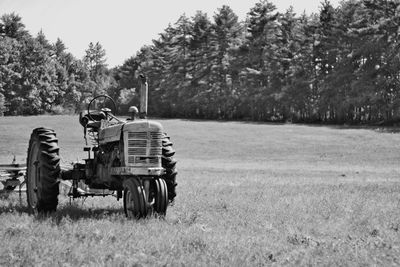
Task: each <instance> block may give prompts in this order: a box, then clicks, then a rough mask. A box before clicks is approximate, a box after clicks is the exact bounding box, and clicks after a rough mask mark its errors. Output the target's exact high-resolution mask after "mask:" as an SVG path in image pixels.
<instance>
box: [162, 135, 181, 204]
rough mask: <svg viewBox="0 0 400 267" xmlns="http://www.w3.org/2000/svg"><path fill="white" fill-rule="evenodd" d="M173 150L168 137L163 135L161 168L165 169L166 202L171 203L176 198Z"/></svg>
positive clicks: (175, 172)
mask: <svg viewBox="0 0 400 267" xmlns="http://www.w3.org/2000/svg"><path fill="white" fill-rule="evenodd" d="M174 155H175V150H174V149H173V147H172V142H171V140H170V139H169V137H168V136H167V135H166V134H165V133H164V134H163V138H162V167H163V168H164V169H165V171H166V172H165V174H164V175H163V177H162V178H163V179H164V180H165V182H166V184H167V188H168V200H169V201H170V202H172V201H173V200H174V198H175V197H176V190H175V188H176V186H177V185H178V184H177V183H176V175H177V174H178V172H177V171H176V160H175V159H174V158H173V157H174Z"/></svg>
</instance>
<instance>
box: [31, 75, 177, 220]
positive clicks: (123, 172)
mask: <svg viewBox="0 0 400 267" xmlns="http://www.w3.org/2000/svg"><path fill="white" fill-rule="evenodd" d="M140 81H141V87H140V113H139V112H138V109H137V108H136V107H131V108H130V112H132V114H131V118H129V119H127V120H121V119H119V118H117V117H116V116H115V115H113V113H114V114H115V111H116V106H115V102H114V100H113V99H112V98H111V97H109V96H107V95H99V96H96V97H94V98H93V99H92V100H91V101H90V103H89V105H88V107H87V111H86V112H83V113H81V114H80V116H79V122H80V124H81V125H82V126H83V128H84V137H85V140H86V146H85V147H84V151H87V153H88V158H87V159H85V160H84V163H83V162H81V163H74V164H73V166H72V168H69V169H65V168H61V167H60V156H59V150H60V148H59V146H58V139H57V138H56V133H55V131H54V130H51V129H47V128H36V129H34V130H33V132H32V134H31V138H30V141H29V148H28V156H27V164H26V185H27V188H26V191H27V199H28V206H29V209H30V210H31V211H32V212H34V213H41V212H51V211H55V210H56V208H57V205H58V194H59V182H60V181H65V180H69V181H70V184H71V190H70V192H69V193H68V195H69V196H70V197H72V198H79V197H87V196H98V195H101V196H104V195H105V193H104V192H110V194H114V195H115V196H116V197H117V199H120V198H123V206H124V211H125V214H126V216H127V217H128V218H143V217H146V216H148V215H150V214H157V215H161V216H164V215H165V214H166V211H167V207H168V205H169V204H170V203H171V202H172V201H173V200H174V198H175V195H176V194H175V187H176V181H175V180H176V174H177V171H176V166H175V165H176V161H175V160H174V158H173V156H174V154H175V151H174V150H173V148H172V143H171V141H170V139H169V137H168V136H167V135H166V134H165V133H164V130H163V127H162V126H161V124H160V123H158V122H155V121H150V120H148V119H146V115H147V95H148V85H147V81H146V78H145V77H144V76H143V75H141V76H140ZM105 103H107V104H105ZM110 104H111V106H110ZM101 105H103V106H102V107H101ZM107 105H108V106H109V107H107ZM87 137H89V139H90V140H89V141H90V142H91V144H90V145H89V146H87V143H88V138H87ZM83 184H84V185H85V186H86V187H87V188H90V190H88V189H87V188H86V189H85V188H83V187H82V185H83ZM82 188H83V189H82ZM93 191H96V192H93ZM99 192H100V193H99Z"/></svg>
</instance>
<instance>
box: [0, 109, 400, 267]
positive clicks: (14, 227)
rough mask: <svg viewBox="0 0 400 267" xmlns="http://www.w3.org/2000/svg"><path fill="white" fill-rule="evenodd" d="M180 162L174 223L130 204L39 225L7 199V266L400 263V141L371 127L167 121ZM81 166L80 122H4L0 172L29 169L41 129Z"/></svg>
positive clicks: (3, 215) (78, 210) (0, 233)
mask: <svg viewBox="0 0 400 267" xmlns="http://www.w3.org/2000/svg"><path fill="white" fill-rule="evenodd" d="M161 122H162V123H163V125H164V127H165V130H166V131H167V132H168V134H169V135H170V136H171V140H172V141H173V142H174V146H175V149H176V150H177V159H178V160H179V162H178V163H179V167H178V168H179V176H178V183H179V185H178V188H179V191H178V197H177V199H176V203H175V205H174V206H173V207H170V208H169V209H168V214H167V217H166V219H165V220H161V219H157V218H150V219H146V220H140V221H128V220H127V219H126V218H125V217H124V214H123V210H122V201H119V202H117V201H116V200H115V199H114V198H112V197H106V198H94V199H92V198H89V199H87V200H86V201H83V200H75V201H72V203H70V202H69V200H68V198H66V197H63V196H60V197H59V199H60V205H59V210H58V212H57V213H55V214H53V215H50V216H47V217H42V218H35V217H33V216H32V215H29V214H28V213H27V210H26V200H25V198H22V200H21V199H19V198H18V194H14V193H12V194H10V195H0V239H1V240H2V241H1V242H0V266H9V265H13V266H14V265H20V266H30V265H35V266H36V265H44V266H55V265H63V266H64V265H65V266H81V265H107V266H134V265H137V266H142V265H144V266H180V265H183V266H186V265H187V266H216V265H224V266H263V265H277V266H281V265H289V266H298V265H314V266H321V265H342V266H343V265H345V266H346V265H380V266H388V265H400V169H399V161H400V153H399V151H400V135H399V134H396V133H391V132H389V131H377V130H373V129H350V128H340V127H312V126H303V125H290V124H288V125H277V124H250V123H238V122H208V121H204V122H194V121H184V120H162V121H161ZM38 126H48V127H51V128H53V129H55V130H56V132H57V135H58V138H59V144H60V147H61V152H60V153H61V156H62V159H63V163H69V162H72V161H76V160H79V159H82V158H83V157H84V156H85V153H83V152H82V151H81V150H82V147H83V145H84V141H83V129H82V127H80V125H79V123H78V119H77V117H75V116H40V117H14V118H9V117H6V118H0V151H1V153H0V163H9V162H10V161H11V160H12V154H15V155H16V156H17V160H18V161H22V162H23V161H25V157H26V155H25V154H26V150H27V144H28V140H29V135H30V133H31V131H32V129H33V128H34V127H38Z"/></svg>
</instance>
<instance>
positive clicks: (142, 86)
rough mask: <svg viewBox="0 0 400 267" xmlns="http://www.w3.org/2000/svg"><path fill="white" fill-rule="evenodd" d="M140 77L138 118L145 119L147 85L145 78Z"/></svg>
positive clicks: (147, 94) (141, 75)
mask: <svg viewBox="0 0 400 267" xmlns="http://www.w3.org/2000/svg"><path fill="white" fill-rule="evenodd" d="M139 77H140V110H139V117H140V118H141V119H145V118H146V117H147V101H148V100H147V99H148V96H149V85H148V84H147V78H146V76H144V75H143V74H140V75H139Z"/></svg>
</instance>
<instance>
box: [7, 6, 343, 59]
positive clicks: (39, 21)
mask: <svg viewBox="0 0 400 267" xmlns="http://www.w3.org/2000/svg"><path fill="white" fill-rule="evenodd" d="M321 1H322V0H321ZM321 1H320V0H302V1H299V0H298V1H294V0H272V1H271V2H272V3H274V4H275V6H276V7H277V9H278V11H282V12H283V11H285V10H286V9H287V8H288V7H289V6H293V7H294V10H295V12H296V13H297V14H300V13H303V11H306V13H308V14H311V13H312V12H318V10H319V7H320V6H321V4H320V3H321ZM257 2H259V0H142V1H137V0H107V1H104V0H0V15H3V14H6V13H11V12H15V13H17V14H18V15H20V16H21V17H22V22H23V23H24V24H25V26H26V28H27V30H29V32H30V33H31V34H32V35H34V36H36V34H37V33H38V32H39V31H40V30H43V32H44V34H45V35H46V37H47V38H48V39H49V41H50V42H52V43H53V42H55V41H56V40H57V37H59V38H60V39H61V40H62V41H63V42H64V43H65V45H66V46H67V49H68V51H69V52H71V53H72V54H73V55H74V56H75V57H77V58H82V57H83V55H84V53H85V50H86V49H87V47H88V44H89V43H90V42H94V43H95V42H100V44H101V45H102V46H103V47H104V49H105V50H106V53H107V63H108V65H109V66H110V67H114V66H116V65H121V64H123V62H124V61H125V60H126V59H128V58H129V57H131V56H133V55H135V54H136V52H137V51H138V50H139V49H140V48H141V47H142V46H143V45H148V44H151V40H152V39H157V38H158V33H161V32H163V30H164V29H165V28H166V27H167V26H168V24H169V23H174V22H176V21H177V20H178V18H179V17H180V15H182V14H184V13H185V14H186V15H187V16H189V17H191V16H193V15H194V14H195V12H196V10H201V11H203V12H206V13H207V14H208V16H209V17H210V19H212V17H213V15H214V13H215V12H216V11H217V9H218V8H220V7H222V6H223V5H229V6H230V7H231V8H232V9H233V11H234V12H235V13H236V14H237V15H238V16H239V18H240V19H241V20H244V19H245V17H246V14H247V13H248V12H249V10H250V8H252V7H253V6H254V5H255V3H257ZM330 2H331V3H332V5H333V6H335V7H336V6H337V5H338V2H339V0H331V1H330Z"/></svg>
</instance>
